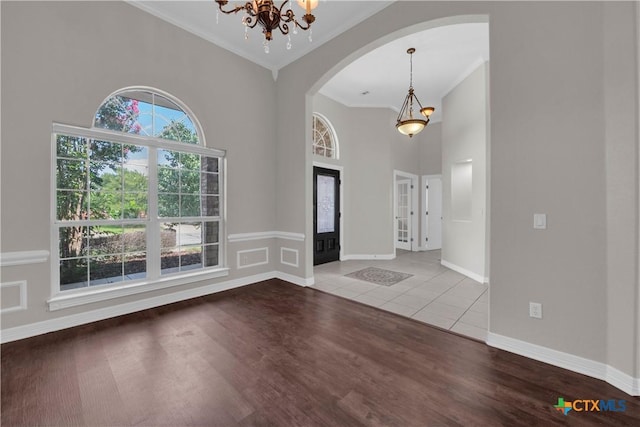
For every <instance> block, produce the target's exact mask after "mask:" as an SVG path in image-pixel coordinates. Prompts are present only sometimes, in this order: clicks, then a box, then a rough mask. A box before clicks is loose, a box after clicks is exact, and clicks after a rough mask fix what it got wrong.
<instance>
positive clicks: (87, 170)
mask: <svg viewBox="0 0 640 427" xmlns="http://www.w3.org/2000/svg"><path fill="white" fill-rule="evenodd" d="M133 95H140V96H131V97H127V96H120V95H118V96H114V97H111V98H109V99H108V100H107V101H106V102H105V103H104V104H103V105H102V106H101V107H100V109H99V110H98V112H97V113H96V117H95V122H94V126H95V127H96V128H103V129H107V130H109V131H118V132H123V133H126V134H133V135H138V136H142V137H152V138H154V139H156V140H157V139H158V138H160V139H163V140H169V141H178V142H181V143H185V145H186V146H187V145H191V144H198V133H197V132H196V130H195V127H194V125H193V123H192V121H191V120H190V118H189V117H188V115H187V114H186V113H185V112H184V111H182V109H180V108H179V107H177V106H176V105H175V104H173V103H172V102H171V101H170V100H168V99H166V98H163V97H160V96H158V95H156V94H152V93H146V92H136V93H134V94H133ZM103 139H105V138H101V139H96V138H93V137H91V136H90V135H89V136H86V137H84V136H71V135H65V134H63V133H57V134H56V135H55V142H56V153H57V155H56V224H57V228H58V236H59V239H58V240H59V254H58V255H59V261H60V289H61V290H68V289H74V288H79V287H86V286H93V285H101V284H106V283H114V282H122V281H126V280H137V279H144V278H146V277H148V274H149V272H150V270H149V267H150V264H153V265H156V266H157V267H156V270H159V271H156V272H155V273H153V274H152V275H153V276H158V274H169V273H175V272H179V271H185V270H192V269H194V268H206V267H211V266H217V265H218V264H219V248H218V244H219V219H220V181H219V172H220V171H219V166H220V165H219V158H218V157H215V156H206V155H203V154H201V153H199V152H197V153H196V152H193V151H189V150H188V147H185V150H182V149H175V148H173V149H164V148H158V147H157V144H155V145H145V144H144V140H143V139H142V140H141V143H139V144H138V143H136V144H131V143H128V142H123V141H121V140H119V138H118V137H117V133H115V134H114V137H113V138H109V140H103ZM127 141H130V139H127ZM168 145H170V144H168ZM172 147H175V144H174V146H172ZM150 162H154V163H155V164H154V165H150ZM150 166H152V167H150ZM150 171H154V173H153V176H150ZM150 194H154V195H155V197H152V198H151V197H150ZM150 199H151V200H150ZM150 242H154V246H152V247H150V246H149V243H150ZM150 257H156V258H159V260H157V261H155V262H153V263H152V262H150V260H151V258H150Z"/></svg>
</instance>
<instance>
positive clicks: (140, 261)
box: [124, 252, 147, 280]
mask: <svg viewBox="0 0 640 427" xmlns="http://www.w3.org/2000/svg"><path fill="white" fill-rule="evenodd" d="M124 276H125V277H124V279H125V280H138V279H144V278H145V277H147V254H146V253H144V252H135V253H129V254H125V256H124Z"/></svg>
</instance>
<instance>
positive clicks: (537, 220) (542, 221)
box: [533, 213, 547, 230]
mask: <svg viewBox="0 0 640 427" xmlns="http://www.w3.org/2000/svg"><path fill="white" fill-rule="evenodd" d="M533 228H535V229H537V230H545V229H546V228H547V214H541V213H534V214H533Z"/></svg>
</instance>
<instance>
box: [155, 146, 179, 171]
mask: <svg viewBox="0 0 640 427" xmlns="http://www.w3.org/2000/svg"><path fill="white" fill-rule="evenodd" d="M158 165H159V166H166V167H172V168H177V167H178V166H179V165H180V153H179V152H178V151H171V150H158Z"/></svg>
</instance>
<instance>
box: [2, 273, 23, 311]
mask: <svg viewBox="0 0 640 427" xmlns="http://www.w3.org/2000/svg"><path fill="white" fill-rule="evenodd" d="M0 301H1V305H0V313H2V314H6V313H12V312H14V311H22V310H26V309H27V281H26V280H20V281H17V282H7V283H0Z"/></svg>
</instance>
